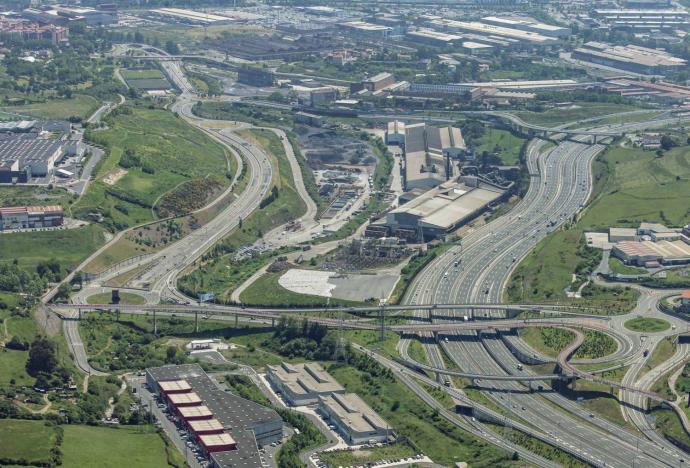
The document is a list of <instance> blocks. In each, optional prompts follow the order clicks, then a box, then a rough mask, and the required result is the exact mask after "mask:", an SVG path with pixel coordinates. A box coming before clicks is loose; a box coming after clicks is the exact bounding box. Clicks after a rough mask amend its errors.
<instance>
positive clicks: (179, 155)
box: [73, 108, 229, 228]
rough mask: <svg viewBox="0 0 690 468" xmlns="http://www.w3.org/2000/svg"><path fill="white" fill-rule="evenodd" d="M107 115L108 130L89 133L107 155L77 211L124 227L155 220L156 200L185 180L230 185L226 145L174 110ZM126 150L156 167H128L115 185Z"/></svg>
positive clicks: (147, 164)
mask: <svg viewBox="0 0 690 468" xmlns="http://www.w3.org/2000/svg"><path fill="white" fill-rule="evenodd" d="M106 120H107V123H108V126H109V127H108V129H107V130H104V131H98V132H91V133H89V138H90V139H91V140H93V141H95V142H96V143H98V144H100V145H102V146H105V147H107V148H108V154H107V157H106V158H105V159H104V160H103V162H102V163H101V164H99V166H98V168H97V171H96V173H95V178H96V180H95V181H94V183H92V184H91V186H90V187H89V190H88V191H87V193H86V194H85V195H84V196H83V197H82V198H81V200H79V202H78V203H76V204H75V206H74V207H73V211H74V212H75V213H78V214H79V215H81V216H85V215H86V214H88V213H90V212H99V213H101V214H103V215H104V216H105V217H106V218H107V219H108V220H110V221H111V222H112V223H113V224H114V225H115V226H116V227H118V228H123V227H127V226H131V225H133V224H138V223H142V222H146V221H150V220H151V219H153V215H152V213H151V207H152V206H153V204H154V203H155V202H156V200H158V198H159V197H160V196H161V195H163V194H165V193H167V192H169V191H172V190H174V189H175V188H176V187H177V186H178V185H180V184H181V183H182V182H185V181H188V180H192V179H199V178H205V177H214V178H216V179H217V180H219V181H220V182H222V184H223V185H227V184H229V180H228V178H227V177H225V175H226V172H227V171H228V162H227V158H226V152H225V150H224V148H223V147H222V146H221V145H220V144H218V143H216V142H215V141H213V140H211V139H210V138H209V137H207V136H206V135H204V134H203V133H202V132H201V131H199V130H197V129H195V128H194V127H192V126H190V125H189V124H187V123H186V122H184V121H183V120H182V119H180V118H177V117H175V116H174V115H173V114H172V113H170V112H167V111H164V110H152V109H146V108H132V109H131V113H129V114H126V113H125V114H119V115H116V116H109V117H107V118H106ZM126 150H131V151H132V152H133V153H134V154H135V155H136V156H137V157H138V158H139V159H141V161H142V162H143V164H145V166H146V167H148V168H150V169H151V170H150V171H148V172H146V171H144V170H143V169H144V167H143V166H141V167H138V166H135V167H129V168H126V171H127V172H126V174H124V175H123V176H122V177H120V178H119V179H117V181H116V182H115V183H114V184H108V183H106V182H107V181H111V182H112V176H113V174H114V173H115V171H116V170H118V169H122V168H120V167H119V166H118V163H119V162H120V160H121V158H122V157H123V154H124V153H125V151H126ZM150 172H153V173H150ZM108 176H110V177H108Z"/></svg>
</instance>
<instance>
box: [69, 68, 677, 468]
mask: <svg viewBox="0 0 690 468" xmlns="http://www.w3.org/2000/svg"><path fill="white" fill-rule="evenodd" d="M162 66H163V68H164V70H165V71H166V74H167V75H168V76H169V77H170V78H171V79H172V80H173V82H175V84H176V85H177V86H178V88H179V89H180V91H181V95H180V96H179V97H178V100H177V101H176V102H175V104H174V105H173V107H172V110H173V111H174V112H178V113H179V114H180V115H181V116H182V117H183V118H185V119H186V120H187V121H189V122H190V123H192V124H193V125H195V126H197V128H200V129H202V130H203V131H204V132H206V133H207V134H209V135H210V136H211V137H212V138H214V139H216V140H217V141H219V142H221V143H222V144H224V145H226V147H228V148H230V149H232V150H233V154H235V155H236V156H237V157H238V162H239V164H240V165H241V164H246V165H247V170H248V171H249V174H250V177H251V179H250V183H249V184H248V186H247V188H245V190H244V191H243V192H242V193H241V194H239V195H238V197H237V199H236V200H235V201H234V202H233V203H232V204H230V205H229V206H228V207H227V208H225V209H224V210H223V211H222V213H220V214H219V215H218V216H217V217H216V218H215V219H214V220H212V221H211V222H209V223H208V224H207V225H206V226H204V227H203V228H202V229H200V230H199V232H196V233H194V234H192V235H190V236H187V237H186V238H183V239H182V240H180V241H178V242H176V243H175V244H173V245H172V246H171V247H168V248H166V249H164V250H162V251H161V252H160V253H158V254H155V255H154V256H151V257H148V258H146V259H144V260H142V262H141V263H134V264H130V265H126V266H123V267H122V268H118V269H115V270H114V271H112V272H109V274H108V277H114V276H117V275H119V274H122V273H123V272H125V271H127V270H130V269H132V268H136V267H139V266H142V265H144V264H150V265H151V266H150V268H149V269H148V270H146V272H145V273H144V274H143V276H142V278H141V280H142V282H145V283H148V284H149V285H150V293H149V294H148V295H147V301H148V302H149V303H157V302H158V301H160V300H162V299H167V300H170V299H172V300H175V301H179V302H183V303H186V302H188V301H189V298H187V297H185V296H184V295H182V294H181V293H180V292H179V291H177V288H176V284H175V283H176V278H177V276H178V274H179V273H180V272H181V271H182V270H183V269H184V268H186V267H187V266H188V265H190V264H191V263H193V262H194V261H195V260H197V259H198V258H199V257H200V256H201V255H202V254H203V253H204V252H206V251H207V250H208V249H209V248H210V247H211V246H212V245H214V244H215V243H216V242H217V241H218V240H219V239H221V238H222V237H223V236H225V235H226V234H227V233H228V232H230V231H231V230H232V229H234V228H235V227H236V226H237V224H238V222H239V219H240V218H245V217H247V216H248V215H249V214H251V213H252V212H253V211H254V210H255V209H256V208H257V207H258V204H259V202H260V201H261V199H263V198H264V196H265V195H266V193H267V191H268V189H269V188H270V181H271V178H272V176H273V172H272V171H273V169H272V167H271V163H270V158H269V157H268V155H267V154H266V153H265V152H264V151H263V150H262V149H261V148H258V147H256V146H254V145H251V144H250V143H249V142H247V141H246V140H244V139H242V138H241V137H240V136H239V135H238V134H237V133H235V132H232V131H225V130H223V131H212V130H209V129H208V128H206V127H205V125H204V123H205V122H204V120H203V119H200V118H198V117H196V116H194V115H193V114H192V112H191V109H192V106H193V104H194V102H196V100H197V98H196V96H195V95H194V92H193V89H192V88H191V86H190V85H189V83H188V82H187V81H186V78H185V77H184V75H183V73H182V70H181V68H180V62H178V61H162ZM676 121H677V119H659V120H657V121H654V122H636V123H630V124H622V125H613V126H607V127H606V128H605V129H592V130H593V131H591V132H590V131H588V132H586V133H590V134H600V135H607V134H611V133H620V132H623V131H634V130H637V129H642V128H647V127H650V126H661V125H664V124H669V123H673V122H676ZM571 138H572V139H571V140H563V141H561V142H559V143H558V144H557V145H556V146H555V147H553V148H549V149H545V145H546V142H545V141H543V140H538V139H535V140H532V141H531V142H530V144H529V145H528V147H527V152H526V162H527V166H528V170H529V173H530V176H531V180H530V187H529V190H528V192H527V193H526V194H525V196H524V198H523V199H522V200H521V202H520V203H519V204H518V205H517V206H516V207H515V208H514V209H512V210H511V211H510V212H509V213H508V214H507V215H504V216H501V217H499V218H497V219H496V220H494V221H493V222H491V223H489V224H487V225H485V226H482V227H479V228H476V229H474V230H473V231H471V232H469V233H468V234H467V235H466V236H464V237H463V239H462V241H461V243H459V244H458V245H457V246H454V247H452V248H451V249H449V250H448V251H447V252H445V253H444V254H442V255H441V256H439V257H438V258H437V259H435V260H434V261H433V262H432V263H431V264H430V265H429V266H428V267H427V268H426V269H425V270H424V271H423V272H422V274H420V275H419V276H418V277H417V278H416V279H415V281H414V282H413V284H412V285H411V287H410V288H409V289H408V292H407V294H406V297H405V304H409V305H413V306H414V305H418V306H421V305H430V304H441V305H442V304H482V303H488V304H500V303H501V300H502V295H503V290H504V287H505V285H506V282H507V281H508V278H509V276H510V274H511V272H512V271H513V269H514V267H515V266H516V265H517V264H518V263H519V261H520V260H521V259H522V258H523V257H524V256H525V255H527V254H528V253H529V252H530V251H531V250H532V249H533V247H534V246H535V245H536V244H537V242H539V241H540V240H541V239H543V238H544V237H545V236H547V235H548V234H549V232H551V231H553V230H554V229H556V228H557V227H558V226H559V225H561V224H562V223H564V222H566V221H567V220H569V219H571V218H572V217H573V216H574V215H575V214H576V213H577V212H578V211H579V210H581V209H582V208H583V207H584V206H585V204H586V203H587V200H588V199H589V197H590V193H591V190H592V175H591V164H592V162H593V160H594V159H595V158H596V156H597V155H598V154H599V153H600V152H601V151H602V150H603V149H604V148H605V146H604V145H603V144H594V145H591V144H587V143H585V141H586V140H585V138H584V137H571ZM578 139H580V140H581V142H579V141H577V140H578ZM573 140H575V141H573ZM287 146H289V145H287ZM239 172H240V171H238V174H239ZM298 173H299V171H295V170H294V167H293V174H298ZM297 179H298V178H297V177H295V182H296V185H297V186H298V189H299V187H300V185H301V188H302V190H303V189H304V184H303V182H302V183H301V184H300V183H299V182H298V180H297ZM233 183H234V182H233ZM301 195H302V197H303V198H304V199H305V202H307V198H309V197H308V194H306V190H304V191H303V192H302V193H301ZM305 197H306V198H305ZM312 204H313V202H312ZM313 215H314V211H313V210H312V209H310V208H309V205H308V210H307V214H306V215H305V217H303V219H302V220H303V221H304V222H305V224H306V225H307V226H308V229H311V228H313V224H310V223H309V219H310V218H311V220H312V221H313ZM99 280H100V279H99ZM90 293H93V290H92V289H88V288H87V289H85V291H84V292H83V293H82V294H80V295H78V296H77V297H75V298H74V302H75V303H85V302H86V300H85V299H86V297H87V296H88V294H90ZM476 309H477V310H472V309H471V308H470V309H469V311H467V310H465V311H462V312H457V311H455V310H452V309H447V310H446V309H443V308H442V307H438V308H436V309H434V311H433V313H434V318H433V324H435V325H436V327H434V326H433V324H432V326H430V327H427V328H428V330H430V331H424V329H423V328H421V325H419V324H420V323H427V324H429V322H428V321H429V320H430V317H429V310H430V309H428V308H425V307H420V308H410V310H411V311H412V313H413V314H414V315H415V316H416V317H417V320H414V321H413V322H412V323H413V324H418V326H419V327H420V328H418V329H417V330H415V329H414V328H412V327H411V328H409V329H408V330H407V331H411V332H415V331H417V332H418V333H419V335H422V336H423V337H425V339H423V340H422V343H423V346H424V350H425V353H426V355H427V359H428V361H429V363H430V366H431V367H435V368H444V367H445V365H446V364H445V360H444V358H443V356H442V353H445V354H446V355H447V356H448V357H449V358H450V360H452V361H453V363H454V364H455V365H456V366H457V367H458V368H459V369H461V371H462V372H464V373H467V374H475V375H477V376H496V377H506V379H496V380H487V379H486V378H476V379H475V380H474V383H475V384H476V385H477V386H479V387H481V388H482V393H483V394H484V396H485V397H486V398H488V401H491V404H492V405H493V406H496V407H498V408H500V409H501V413H500V414H499V413H496V412H495V411H494V410H492V409H490V408H486V407H484V406H482V405H481V404H479V403H477V402H473V401H471V400H469V399H468V398H467V397H466V396H465V395H464V394H463V392H462V390H460V389H456V388H454V386H453V385H451V386H450V387H445V386H442V385H439V388H442V389H443V391H445V392H447V393H449V394H450V395H451V396H452V397H453V398H454V399H456V401H464V402H466V403H467V404H468V405H471V406H474V407H476V408H480V409H481V410H482V411H483V412H484V413H486V414H493V416H494V418H495V419H502V420H503V423H504V424H506V425H508V426H509V427H513V428H515V429H516V430H520V431H522V432H525V433H527V434H529V435H530V436H532V437H535V438H538V439H540V440H542V441H545V442H547V443H549V444H551V445H553V446H555V447H558V448H560V449H562V450H564V451H566V452H568V453H571V454H572V455H574V456H576V457H577V458H579V459H581V460H583V461H585V462H587V463H589V464H591V465H594V466H633V465H636V466H678V465H679V464H680V463H682V460H683V458H684V457H685V456H686V455H684V454H683V453H682V452H680V451H679V450H678V449H677V448H676V447H674V446H673V445H671V444H670V443H669V442H667V441H666V440H665V439H663V438H662V437H661V436H660V435H658V434H657V433H656V432H655V431H653V430H652V429H650V427H649V422H648V421H647V420H646V418H645V417H644V413H643V412H642V411H640V410H639V409H637V408H644V407H645V405H646V399H647V398H646V397H645V396H643V395H641V394H640V393H639V392H629V391H626V390H621V399H622V400H624V401H626V402H629V403H630V404H631V405H629V406H623V412H624V414H625V416H626V418H627V419H628V420H630V421H631V422H632V423H633V424H634V425H635V426H636V427H638V428H639V429H641V431H642V433H643V434H644V436H642V435H640V434H639V433H633V432H632V431H627V430H623V429H621V428H620V427H619V426H617V425H615V424H612V423H610V422H608V421H606V420H604V419H602V418H600V417H592V415H590V413H589V412H588V411H586V410H585V409H583V408H582V406H581V405H578V404H577V403H575V402H573V401H571V400H568V399H566V398H565V397H562V396H560V395H559V394H558V393H555V392H551V391H545V392H538V393H532V392H530V388H535V387H536V386H537V385H541V386H542V387H543V388H544V389H547V390H548V384H547V383H546V382H542V381H540V380H539V379H536V382H534V383H530V387H527V386H525V385H524V384H521V383H520V382H518V381H515V380H510V379H511V377H513V378H514V377H515V376H516V375H517V377H523V379H524V380H535V376H534V375H533V374H531V373H530V372H529V371H527V370H518V363H519V362H518V360H517V359H516V357H515V356H514V355H513V354H512V353H511V351H510V349H509V348H508V347H507V346H506V343H505V341H504V340H503V339H501V338H499V337H498V336H497V334H496V331H495V330H491V331H485V332H481V331H480V332H476V331H473V330H470V329H469V327H468V328H467V329H465V330H462V329H461V328H462V327H461V326H459V325H458V326H456V330H455V331H453V326H452V325H451V324H452V323H453V322H455V323H456V324H457V321H458V320H459V321H460V322H462V321H463V319H462V317H461V316H462V315H469V317H468V318H469V319H472V318H481V319H483V320H490V319H491V318H502V317H503V316H504V312H503V310H502V309H501V308H500V307H498V308H495V309H481V307H480V306H478V307H477V308H476ZM235 312H236V313H238V314H242V313H251V311H244V310H236V311H235ZM161 313H163V312H161ZM218 313H219V314H220V312H218ZM276 314H278V315H279V313H278V312H276ZM257 315H259V316H260V314H259V312H257ZM266 318H270V314H269V315H266ZM223 319H230V316H226V317H223ZM420 320H421V321H422V322H420ZM563 320H566V319H563ZM577 320H578V319H572V321H573V323H577ZM580 320H581V319H580ZM492 322H493V321H492ZM76 323H77V322H76V321H73V320H65V321H64V326H65V331H66V335H67V338H68V342H69V343H70V347H71V350H72V352H73V354H74V356H75V361H77V365H78V366H79V367H80V368H82V369H83V370H85V371H87V372H90V373H95V372H97V371H96V370H95V369H92V368H91V367H90V366H89V365H88V362H87V360H86V356H85V353H84V352H83V345H82V344H81V341H80V338H79V334H78V329H77V326H76ZM582 323H584V322H582ZM446 324H447V325H451V326H450V327H448V328H447V330H443V329H442V326H443V325H446ZM620 324H622V322H621V321H620V320H618V321H616V322H615V324H614V325H615V326H614V325H611V324H608V325H607V326H612V327H613V328H614V331H615V332H616V333H615V334H617V335H616V338H617V340H618V342H619V350H618V352H617V353H614V354H616V356H615V360H620V359H621V358H624V359H627V360H629V362H630V363H631V364H633V365H632V366H631V368H630V370H629V371H628V373H627V374H626V376H625V378H624V379H623V384H624V385H627V386H629V387H632V386H638V387H640V388H643V389H648V388H649V387H650V386H651V384H652V383H653V382H654V381H655V380H656V378H658V377H659V376H661V375H663V374H664V373H666V372H667V371H669V370H671V369H673V368H675V367H677V366H678V365H679V364H680V363H682V362H684V361H685V360H686V359H687V357H688V354H689V353H690V350H689V349H688V347H687V345H680V346H679V347H678V350H677V352H676V354H675V355H674V356H673V358H672V359H671V360H669V361H667V362H666V363H664V364H663V365H662V366H660V367H659V368H656V369H652V370H651V371H649V372H648V373H647V374H645V375H644V376H643V377H642V378H640V370H641V368H642V366H643V365H644V362H645V360H644V359H642V358H641V355H642V345H641V343H640V342H639V336H637V335H635V336H633V337H630V336H627V334H626V332H625V329H624V328H622V327H621V326H620ZM333 325H335V323H334V324H333ZM487 325H488V323H487ZM361 326H363V327H371V324H370V323H368V322H366V321H362V322H361ZM391 328H392V327H391ZM487 328H488V327H487ZM434 329H436V331H432V330H434ZM438 330H440V331H438ZM399 331H404V328H403V327H402V326H401V327H400V329H399ZM434 333H436V335H435V334H434ZM403 336H404V338H403V339H402V340H401V341H400V344H399V351H400V353H401V355H402V356H407V349H408V347H409V343H410V341H409V339H410V338H409V337H410V335H408V334H405V335H403ZM435 337H438V339H435ZM662 337H663V336H661V335H659V336H653V337H651V338H650V339H649V341H648V342H647V343H646V344H645V346H647V347H648V348H651V349H653V346H654V345H655V343H658V341H659V340H660V339H661V338H662ZM363 351H365V352H370V353H371V351H370V350H363ZM372 355H373V356H375V358H376V359H378V360H379V361H380V362H381V363H382V364H384V365H386V366H387V367H389V368H391V369H392V370H394V372H395V373H396V375H397V376H398V378H399V379H400V380H401V381H403V383H405V384H406V385H407V386H408V387H410V388H411V389H412V390H413V391H415V393H417V395H419V396H420V397H421V398H422V399H423V400H424V401H425V402H426V403H428V404H429V405H431V406H434V407H436V408H438V406H439V404H438V402H437V401H436V400H435V399H434V398H433V397H431V396H430V395H429V394H428V392H427V391H426V390H425V389H424V388H423V387H422V386H420V385H419V383H418V381H422V382H424V383H426V384H427V385H438V384H437V383H435V382H434V381H433V380H430V379H428V378H426V377H423V376H420V375H414V376H413V377H411V375H413V374H414V373H413V372H411V371H405V370H404V369H403V368H400V365H399V364H398V363H395V362H392V361H389V360H387V359H386V358H384V357H382V356H380V355H377V354H374V353H372ZM609 359H610V361H611V362H612V361H614V358H613V357H609ZM438 409H439V410H440V411H441V414H442V415H443V417H445V418H446V419H448V420H449V421H451V422H452V423H453V424H456V425H458V426H460V427H462V428H463V429H465V430H467V431H469V432H471V433H473V434H475V435H476V436H478V437H480V438H483V439H485V440H488V441H490V442H491V443H494V444H496V445H498V446H501V447H503V448H506V449H507V450H510V451H517V452H518V453H519V454H520V456H521V457H522V458H523V459H525V460H528V461H530V462H532V463H534V464H535V465H538V466H554V463H553V462H550V461H548V460H545V459H544V458H542V457H540V456H537V455H535V454H532V453H530V452H529V451H527V450H526V449H524V448H522V447H519V446H516V445H515V444H513V443H512V442H510V441H507V440H504V439H503V438H501V437H500V436H498V435H497V434H496V433H494V432H492V431H491V430H489V429H488V428H487V427H486V426H485V425H483V424H482V423H480V422H479V421H477V420H475V419H474V418H472V419H470V418H468V417H460V416H458V415H455V414H453V413H450V414H447V413H449V412H448V411H447V410H445V408H442V407H441V408H438ZM506 415H509V416H506Z"/></svg>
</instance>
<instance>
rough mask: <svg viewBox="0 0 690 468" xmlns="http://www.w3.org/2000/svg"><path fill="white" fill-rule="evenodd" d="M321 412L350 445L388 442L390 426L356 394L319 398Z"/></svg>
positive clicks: (336, 394)
mask: <svg viewBox="0 0 690 468" xmlns="http://www.w3.org/2000/svg"><path fill="white" fill-rule="evenodd" d="M319 411H320V412H321V413H322V414H323V415H324V417H325V418H326V419H327V420H328V421H329V422H330V423H332V424H333V425H334V426H335V427H336V428H337V429H338V431H339V432H340V433H341V434H342V435H343V438H344V439H345V441H346V442H348V443H349V444H366V443H374V442H387V441H388V440H389V438H391V437H392V431H391V430H390V425H389V424H388V422H386V421H385V420H384V419H383V418H382V417H381V416H379V414H378V413H377V412H376V411H374V410H373V409H371V407H370V406H369V405H367V404H366V403H365V402H364V400H362V399H361V398H360V397H359V396H357V395H356V394H354V393H343V394H338V393H333V394H330V395H327V396H322V397H320V398H319Z"/></svg>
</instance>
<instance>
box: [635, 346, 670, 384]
mask: <svg viewBox="0 0 690 468" xmlns="http://www.w3.org/2000/svg"><path fill="white" fill-rule="evenodd" d="M675 352H676V345H675V343H674V342H673V341H672V340H671V339H669V338H665V339H663V340H661V341H659V344H658V345H656V348H654V351H652V355H651V356H649V358H648V359H647V363H646V364H645V365H644V367H642V371H641V372H640V377H642V376H643V375H644V374H646V373H647V372H649V371H650V370H652V369H654V368H655V367H657V366H659V365H660V364H662V363H663V362H665V361H667V360H669V359H670V358H671V356H673V353H675Z"/></svg>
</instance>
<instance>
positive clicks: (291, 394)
mask: <svg viewBox="0 0 690 468" xmlns="http://www.w3.org/2000/svg"><path fill="white" fill-rule="evenodd" d="M266 369H267V370H266V377H267V378H268V381H269V382H270V383H271V385H273V387H274V388H275V389H276V390H277V391H278V392H280V393H282V394H283V398H285V401H287V402H288V403H289V404H291V405H294V406H302V405H311V404H314V403H318V401H319V397H320V396H323V395H330V394H333V393H344V392H345V388H343V386H342V385H340V384H339V383H338V382H337V381H336V380H335V379H334V378H333V377H332V376H331V375H330V374H329V373H328V372H326V371H325V370H324V369H323V367H321V365H320V364H317V363H315V362H314V363H305V364H288V363H287V362H283V363H282V364H280V365H278V366H267V367H266Z"/></svg>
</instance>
